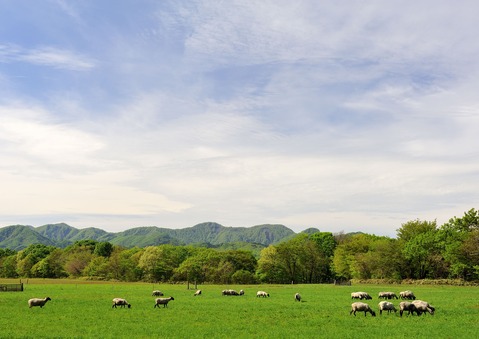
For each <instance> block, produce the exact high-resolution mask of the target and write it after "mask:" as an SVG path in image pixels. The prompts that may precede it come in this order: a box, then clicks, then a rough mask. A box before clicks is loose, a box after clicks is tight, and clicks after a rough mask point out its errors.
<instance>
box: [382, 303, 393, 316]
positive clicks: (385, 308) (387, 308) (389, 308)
mask: <svg viewBox="0 0 479 339" xmlns="http://www.w3.org/2000/svg"><path fill="white" fill-rule="evenodd" d="M378 306H379V314H380V315H382V314H383V311H388V314H389V313H391V312H392V311H394V313H396V307H394V305H393V303H390V302H389V301H381V302H380V303H379V305H378Z"/></svg>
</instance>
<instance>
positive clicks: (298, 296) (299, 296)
mask: <svg viewBox="0 0 479 339" xmlns="http://www.w3.org/2000/svg"><path fill="white" fill-rule="evenodd" d="M294 300H295V301H301V295H300V294H299V293H296V294H295V295H294Z"/></svg>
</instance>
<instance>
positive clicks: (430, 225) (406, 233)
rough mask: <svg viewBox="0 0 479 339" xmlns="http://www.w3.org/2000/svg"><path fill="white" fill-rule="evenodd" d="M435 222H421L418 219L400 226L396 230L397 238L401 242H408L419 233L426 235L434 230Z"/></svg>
mask: <svg viewBox="0 0 479 339" xmlns="http://www.w3.org/2000/svg"><path fill="white" fill-rule="evenodd" d="M436 227H437V225H436V220H434V221H421V220H419V219H416V220H412V221H408V222H406V223H404V224H402V225H401V227H400V228H399V229H397V230H396V231H397V238H398V239H399V240H401V241H404V242H408V241H409V240H411V239H414V238H415V237H416V236H417V235H419V234H421V233H426V232H428V231H435V230H436Z"/></svg>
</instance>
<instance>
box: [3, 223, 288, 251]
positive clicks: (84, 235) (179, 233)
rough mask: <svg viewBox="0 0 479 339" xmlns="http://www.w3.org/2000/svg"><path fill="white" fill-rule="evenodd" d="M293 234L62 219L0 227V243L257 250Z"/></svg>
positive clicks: (265, 228) (276, 229)
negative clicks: (79, 223) (106, 226)
mask: <svg viewBox="0 0 479 339" xmlns="http://www.w3.org/2000/svg"><path fill="white" fill-rule="evenodd" d="M294 235H295V233H294V232H293V231H292V230H291V229H289V228H287V227H286V226H284V225H258V226H253V227H225V226H223V225H220V224H218V223H215V222H205V223H201V224H197V225H195V226H193V227H187V228H182V229H168V228H159V227H155V226H145V227H136V228H132V229H129V230H126V231H123V232H118V233H111V232H106V231H104V230H102V229H99V228H94V227H89V228H83V229H77V228H75V227H72V226H69V225H67V224H65V223H58V224H47V225H43V226H40V227H37V228H35V227H32V226H24V225H12V226H7V227H4V228H0V247H1V248H10V249H14V250H19V249H23V248H26V247H28V246H29V245H31V244H36V243H41V244H45V245H52V246H56V247H66V246H68V245H71V244H73V243H74V242H76V241H80V240H96V241H109V242H111V243H112V244H114V245H120V246H124V247H134V246H137V247H146V246H155V245H161V244H173V245H187V244H198V243H204V244H211V245H212V246H214V247H217V246H219V245H222V244H229V243H250V244H256V245H255V246H256V247H255V248H256V250H257V249H258V246H263V247H265V246H268V245H270V244H274V243H278V242H280V241H282V240H284V239H288V238H291V237H292V236H294Z"/></svg>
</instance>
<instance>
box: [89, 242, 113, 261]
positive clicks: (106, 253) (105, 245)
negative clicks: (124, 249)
mask: <svg viewBox="0 0 479 339" xmlns="http://www.w3.org/2000/svg"><path fill="white" fill-rule="evenodd" d="M112 252H113V245H112V244H111V243H109V242H108V241H104V242H99V243H97V244H96V245H95V250H94V251H93V253H94V254H95V255H99V256H102V257H105V258H108V257H110V255H111V253H112Z"/></svg>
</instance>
